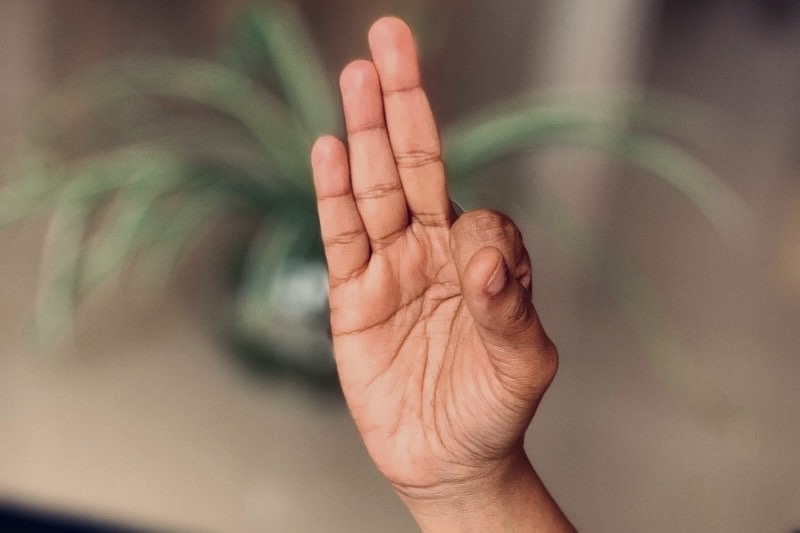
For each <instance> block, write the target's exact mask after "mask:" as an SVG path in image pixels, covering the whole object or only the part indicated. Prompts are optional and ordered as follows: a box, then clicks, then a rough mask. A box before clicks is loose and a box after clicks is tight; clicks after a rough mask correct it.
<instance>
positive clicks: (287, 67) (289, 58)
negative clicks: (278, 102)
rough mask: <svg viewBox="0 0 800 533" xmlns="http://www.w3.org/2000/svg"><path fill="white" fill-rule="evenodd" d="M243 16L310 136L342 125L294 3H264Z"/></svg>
mask: <svg viewBox="0 0 800 533" xmlns="http://www.w3.org/2000/svg"><path fill="white" fill-rule="evenodd" d="M245 19H246V21H247V23H248V25H249V26H251V27H252V29H253V32H254V33H255V34H256V35H257V37H258V39H259V40H260V41H261V42H262V44H263V50H264V53H265V54H266V56H267V57H266V59H267V60H268V62H269V63H270V65H271V66H272V68H273V69H274V71H275V73H276V75H277V80H278V82H279V83H280V85H281V89H282V92H283V94H284V95H285V97H286V99H287V100H288V101H289V103H290V104H291V107H292V109H293V110H294V111H295V112H296V113H297V114H298V115H299V116H300V117H301V118H302V120H303V123H304V124H305V126H306V127H307V128H308V130H309V132H310V133H311V134H312V135H313V136H317V135H321V134H323V133H335V132H337V131H338V130H339V128H340V127H341V118H340V114H339V111H338V110H339V107H340V106H339V103H338V99H337V98H336V93H335V91H334V89H333V87H332V86H331V83H330V81H329V76H328V74H327V72H326V70H325V68H324V66H323V62H322V59H321V58H320V56H319V54H318V53H317V47H316V46H315V45H314V43H313V41H312V39H311V33H310V31H309V30H308V28H306V26H305V24H304V22H303V19H302V17H301V16H300V14H299V13H298V12H297V10H296V8H295V7H294V5H292V4H290V3H287V2H281V3H267V4H264V5H261V6H258V7H256V8H251V9H250V10H248V11H247V13H246V14H245Z"/></svg>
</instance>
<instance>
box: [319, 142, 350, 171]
mask: <svg viewBox="0 0 800 533" xmlns="http://www.w3.org/2000/svg"><path fill="white" fill-rule="evenodd" d="M343 150H344V145H343V144H342V141H340V140H339V139H337V138H336V137H334V136H333V135H323V136H322V137H320V138H318V139H317V140H316V141H315V142H314V146H312V147H311V166H312V167H313V168H315V169H316V168H320V167H322V166H324V165H325V164H326V163H328V162H329V161H332V160H335V159H336V158H337V157H338V156H339V155H340V154H341V153H342V151H343Z"/></svg>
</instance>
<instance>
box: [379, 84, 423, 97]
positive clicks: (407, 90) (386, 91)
mask: <svg viewBox="0 0 800 533" xmlns="http://www.w3.org/2000/svg"><path fill="white" fill-rule="evenodd" d="M421 89H422V86H421V85H420V84H419V83H416V84H414V85H410V86H408V87H400V88H398V89H383V96H395V95H398V94H408V93H410V92H414V91H419V90H421Z"/></svg>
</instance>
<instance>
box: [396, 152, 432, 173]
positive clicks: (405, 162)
mask: <svg viewBox="0 0 800 533" xmlns="http://www.w3.org/2000/svg"><path fill="white" fill-rule="evenodd" d="M395 161H396V162H397V168H403V169H414V168H420V167H426V166H428V165H433V164H438V163H441V162H442V154H441V153H439V152H423V151H420V152H407V153H403V154H395Z"/></svg>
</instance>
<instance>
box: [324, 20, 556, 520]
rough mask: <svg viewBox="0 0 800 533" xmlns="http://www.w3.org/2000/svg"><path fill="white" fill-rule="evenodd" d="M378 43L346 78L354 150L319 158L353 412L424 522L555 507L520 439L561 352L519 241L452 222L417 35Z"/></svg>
mask: <svg viewBox="0 0 800 533" xmlns="http://www.w3.org/2000/svg"><path fill="white" fill-rule="evenodd" d="M369 43H370V48H371V51H372V61H366V60H360V61H355V62H353V63H351V64H349V65H348V66H347V67H346V68H345V69H344V71H343V72H342V75H341V80H340V85H341V91H342V99H343V105H344V114H345V121H346V125H347V142H348V145H347V147H345V145H344V144H343V143H342V142H341V141H339V140H338V139H336V138H333V137H323V138H321V139H319V141H318V142H317V143H316V145H315V146H314V149H313V151H312V164H313V168H314V184H315V188H316V192H317V198H318V209H319V217H320V223H321V229H322V237H323V242H324V244H325V253H326V257H327V261H328V268H329V276H330V311H331V328H332V333H333V346H334V353H335V357H336V363H337V367H338V370H339V374H340V378H341V383H342V388H343V390H344V394H345V397H346V399H347V403H348V405H349V408H350V410H351V412H352V415H353V418H354V419H355V422H356V424H357V426H358V429H359V431H360V432H361V434H362V436H363V438H364V442H365V444H366V447H367V450H368V451H369V453H370V455H371V456H372V458H373V460H374V461H375V463H376V465H377V466H378V468H379V469H380V471H381V472H382V473H383V474H384V475H385V476H386V478H387V479H388V480H389V481H390V482H391V483H392V485H393V486H394V488H395V489H396V490H397V491H398V493H400V495H401V496H402V497H403V498H404V500H405V501H406V503H408V504H409V507H410V508H411V509H412V512H415V515H417V519H418V520H419V521H420V523H421V524H423V525H425V524H429V525H431V526H432V525H433V524H434V523H435V521H436V519H437V516H440V515H441V513H444V514H447V510H446V508H447V507H446V506H449V505H451V504H452V503H453V502H455V501H456V500H458V501H461V502H462V503H465V502H466V501H468V500H469V498H473V497H476V496H478V497H480V498H481V499H482V500H484V501H487V500H492V499H493V498H495V499H497V498H500V497H501V494H505V492H506V491H507V490H509V488H510V487H515V488H519V489H522V488H523V487H524V488H525V489H526V490H527V489H532V490H533V492H534V493H535V498H538V500H537V501H538V502H539V503H540V504H541V502H545V501H546V503H548V504H550V503H552V501H551V500H550V499H549V497H548V496H547V494H546V492H545V491H544V489H543V487H541V484H540V483H538V478H536V477H535V474H533V471H532V469H531V468H530V463H529V462H528V461H527V458H526V457H525V454H524V451H523V448H522V441H523V435H524V432H525V430H526V428H527V426H528V425H529V423H530V421H531V418H532V417H533V414H534V412H535V410H536V407H537V405H538V403H539V400H540V398H541V397H542V394H543V393H544V392H545V390H546V389H547V387H548V385H549V384H550V382H551V381H552V379H553V376H554V375H555V372H556V367H557V354H556V350H555V348H554V346H553V344H552V343H551V342H550V340H549V339H548V337H547V335H546V334H545V332H544V330H543V329H542V326H541V323H540V322H539V318H538V316H537V313H536V311H535V310H534V307H533V304H532V302H531V265H530V258H529V257H528V253H527V251H526V250H525V247H524V245H523V242H522V237H521V236H520V233H519V231H518V230H517V228H516V227H515V225H514V224H513V223H512V222H511V221H510V220H509V219H508V218H506V217H505V216H503V215H500V214H498V213H495V212H492V211H486V210H481V211H475V212H469V213H466V214H463V215H461V216H460V217H456V214H455V213H454V210H453V208H452V204H451V201H450V198H449V197H448V193H447V187H446V179H445V169H444V166H443V164H442V159H441V147H440V143H439V138H438V133H437V128H436V124H435V122H434V118H433V115H432V113H431V109H430V106H429V103H428V100H427V97H426V95H425V93H424V91H423V89H422V87H421V81H420V72H419V67H418V61H417V55H416V51H415V47H414V41H413V37H412V35H411V32H410V30H409V29H408V27H407V26H406V25H405V24H404V23H403V22H402V21H400V20H398V19H394V18H385V19H381V20H380V21H378V22H377V23H375V25H374V26H373V27H372V29H371V31H370V34H369ZM487 505H488V504H487ZM553 506H554V504H553ZM449 508H452V507H449ZM556 510H557V508H556ZM437 513H439V514H438V515H437ZM558 514H559V516H561V515H560V513H558ZM562 518H563V516H562ZM451 523H452V522H451ZM483 531H487V529H483Z"/></svg>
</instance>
